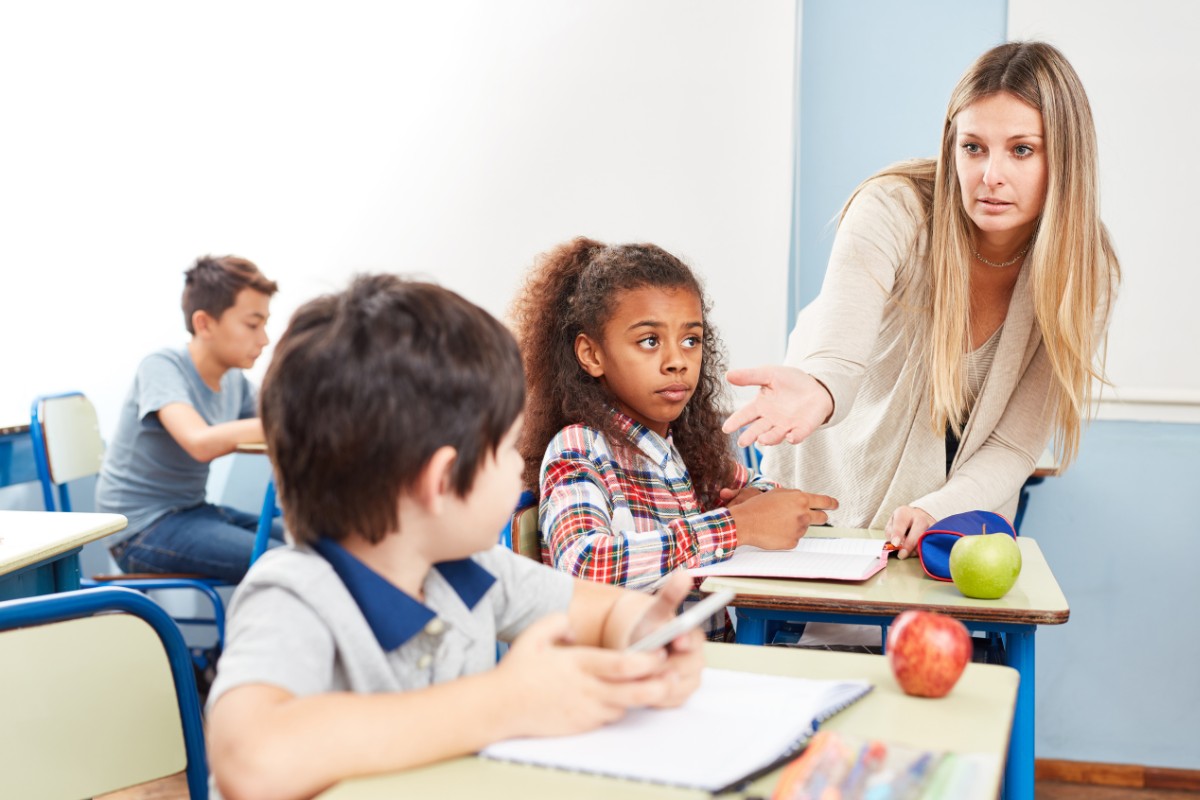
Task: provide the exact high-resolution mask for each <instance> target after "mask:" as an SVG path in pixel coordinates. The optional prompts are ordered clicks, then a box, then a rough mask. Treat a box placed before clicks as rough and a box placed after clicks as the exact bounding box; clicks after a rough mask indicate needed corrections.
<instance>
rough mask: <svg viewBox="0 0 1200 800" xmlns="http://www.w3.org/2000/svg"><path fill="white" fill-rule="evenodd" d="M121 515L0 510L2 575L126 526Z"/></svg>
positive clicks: (0, 561) (0, 572)
mask: <svg viewBox="0 0 1200 800" xmlns="http://www.w3.org/2000/svg"><path fill="white" fill-rule="evenodd" d="M126 524H127V520H126V519H125V517H123V516H121V515H120V514H76V513H63V512H50V511H0V575H4V574H7V573H9V572H15V571H16V570H19V569H21V568H23V567H27V566H29V565H30V564H36V563H38V562H40V561H46V560H47V559H50V558H53V557H55V556H57V555H60V554H61V553H65V552H66V551H68V550H74V549H75V548H77V547H82V546H83V545H85V544H87V543H88V542H92V541H95V540H96V539H101V538H103V537H105V536H108V535H109V534H110V533H116V532H117V531H121V530H124V529H125V525H126Z"/></svg>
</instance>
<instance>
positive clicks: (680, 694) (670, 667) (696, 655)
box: [629, 570, 704, 708]
mask: <svg viewBox="0 0 1200 800" xmlns="http://www.w3.org/2000/svg"><path fill="white" fill-rule="evenodd" d="M691 589H692V579H691V578H690V577H688V574H687V572H686V571H684V570H677V571H675V572H674V573H672V574H671V575H669V576H668V577H667V580H666V581H665V582H664V583H663V585H662V587H661V588H660V589H659V590H658V592H657V593H655V595H654V603H653V605H651V606H650V607H649V608H648V609H647V610H646V613H645V614H643V615H642V618H641V619H640V620H638V621H637V624H635V625H634V626H633V630H632V631H631V635H630V637H629V641H630V643H632V642H636V641H638V640H639V639H641V638H642V637H643V636H646V635H648V634H650V633H652V632H654V631H655V630H657V629H658V628H660V627H661V626H663V625H665V624H667V623H668V622H669V621H670V620H671V619H672V618H674V616H675V614H676V613H677V612H678V610H679V606H680V604H681V603H683V601H684V600H685V599H687V595H688V592H690V591H691ZM660 652H661V651H660ZM666 652H667V660H666V662H665V663H663V664H662V666H661V668H660V670H659V673H658V674H659V675H660V676H662V677H663V678H665V679H666V680H667V681H668V691H667V694H666V695H665V696H664V697H663V698H662V699H661V700H660V701H658V702H655V703H650V704H649V705H653V706H655V707H658V708H672V707H674V706H680V705H683V703H684V701H685V700H687V699H688V698H689V697H691V695H692V692H694V691H696V689H697V688H699V686H700V671H701V670H703V669H704V634H703V632H701V631H700V629H699V628H694V629H692V630H690V631H688V632H687V633H684V634H681V635H679V636H676V637H675V638H674V639H673V640H672V641H671V643H670V644H668V645H667V648H666Z"/></svg>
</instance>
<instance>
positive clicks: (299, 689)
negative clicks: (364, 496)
mask: <svg viewBox="0 0 1200 800" xmlns="http://www.w3.org/2000/svg"><path fill="white" fill-rule="evenodd" d="M470 560H471V561H473V562H475V564H476V565H478V566H479V567H483V569H484V570H486V571H487V572H488V573H491V575H492V576H494V577H495V579H496V580H495V582H494V583H492V584H491V585H490V586H489V587H488V588H487V589H486V590H485V591H484V592H483V594H482V595H481V596H479V597H478V599H475V598H471V602H473V605H468V602H467V601H464V599H463V597H462V596H461V595H460V594H459V591H460V590H462V589H463V587H462V585H461V583H460V584H459V585H458V586H457V588H456V585H455V582H454V579H453V576H452V577H450V578H448V577H447V576H446V575H443V574H442V573H441V572H440V571H439V570H438V569H437V568H435V569H432V570H430V572H429V576H428V577H427V578H426V579H425V584H424V586H423V590H424V595H425V602H424V606H425V607H426V608H427V609H428V610H429V611H430V612H432V615H430V616H429V618H428V621H427V622H426V623H425V624H424V627H423V628H420V629H419V631H418V632H417V633H416V634H415V635H413V636H412V637H411V638H410V639H408V640H407V641H405V642H403V643H402V644H400V645H399V646H397V647H395V648H394V649H392V650H390V651H385V650H384V649H383V646H382V645H381V644H380V643H379V639H378V638H377V637H376V634H375V632H374V631H373V629H372V627H371V624H370V623H369V622H368V621H367V619H366V617H364V615H363V612H362V611H361V610H360V609H359V606H358V604H357V602H356V601H355V600H354V597H353V596H352V595H351V593H350V590H349V589H347V587H346V585H345V584H344V583H342V580H341V578H340V577H339V576H338V574H337V573H336V572H335V571H334V568H333V567H332V566H331V565H330V563H329V562H328V561H326V560H325V558H323V557H322V556H321V555H319V554H318V553H316V552H315V551H314V550H312V549H310V548H308V547H306V546H303V545H299V546H293V545H287V546H285V547H278V548H276V549H274V550H269V551H267V552H266V553H264V554H263V556H262V557H261V558H260V559H259V560H258V561H257V562H255V564H254V566H253V567H251V568H250V572H249V573H248V574H247V575H246V577H245V579H244V580H242V582H241V583H240V584H238V588H237V590H236V591H235V592H234V594H233V600H232V602H231V603H230V605H229V614H228V626H227V628H226V634H225V651H224V653H223V654H222V655H221V661H220V665H219V666H218V668H217V678H216V680H215V681H214V682H213V685H212V689H211V690H210V691H209V693H208V709H209V710H210V711H211V710H212V707H213V705H214V704H215V703H216V702H217V701H218V700H219V699H220V697H221V696H222V695H223V694H225V693H226V692H228V691H230V690H231V689H235V688H237V687H238V686H244V685H247V684H267V685H270V686H277V687H279V688H281V689H283V690H285V691H287V692H289V693H291V694H292V695H293V696H296V697H303V696H308V695H315V694H323V693H327V692H345V691H351V692H358V693H375V692H401V691H410V690H414V689H422V688H425V687H427V686H430V685H432V684H435V683H444V682H446V681H452V680H455V679H456V678H462V677H465V676H467V675H473V674H475V673H479V672H484V671H486V670H488V669H491V668H492V667H493V666H495V663H496V642H497V641H511V640H512V639H514V638H516V637H517V635H518V634H520V633H521V631H523V630H525V628H526V627H528V626H529V625H530V624H532V623H533V622H535V621H536V620H538V619H540V618H542V617H543V616H545V615H546V614H549V613H552V612H555V611H564V612H565V611H566V610H567V606H568V605H569V603H570V602H571V593H572V591H573V586H574V580H575V579H574V578H572V577H571V576H569V575H567V574H565V573H562V572H557V571H555V570H552V569H550V568H549V567H546V566H543V565H541V564H538V563H537V562H535V561H533V560H531V559H528V558H526V557H524V556H520V555H517V554H516V553H514V552H512V551H511V550H509V549H508V548H505V547H502V546H497V547H493V548H492V549H491V550H487V551H484V552H482V553H476V554H475V555H474V556H472V557H471V559H470ZM393 588H394V587H393ZM395 591H396V592H399V590H398V589H397V590H395ZM413 602H414V603H415V601H413ZM388 607H395V608H397V609H399V608H400V607H401V604H399V603H396V604H394V606H387V607H380V606H375V607H374V608H373V609H372V610H373V612H374V613H376V614H380V613H386V611H385V609H386V608H388ZM410 613H411V611H410ZM209 788H210V795H209V796H210V797H211V798H213V800H220V797H221V794H220V792H219V791H218V790H217V786H216V781H215V780H214V779H212V778H210V779H209Z"/></svg>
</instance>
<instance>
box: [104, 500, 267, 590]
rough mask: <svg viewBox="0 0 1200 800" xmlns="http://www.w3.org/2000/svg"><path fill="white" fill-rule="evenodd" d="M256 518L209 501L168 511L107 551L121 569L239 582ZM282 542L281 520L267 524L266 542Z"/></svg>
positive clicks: (246, 565) (246, 562)
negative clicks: (181, 509) (189, 574)
mask: <svg viewBox="0 0 1200 800" xmlns="http://www.w3.org/2000/svg"><path fill="white" fill-rule="evenodd" d="M257 528H258V517H256V516H254V515H253V514H246V513H244V512H242V511H238V510H237V509H233V508H229V507H227V506H214V505H211V504H209V503H205V504H204V505H200V506H196V507H194V508H186V509H184V510H183V511H172V512H171V513H169V514H166V515H164V516H161V517H159V518H158V519H156V520H155V521H154V522H152V523H151V524H150V527H148V528H146V529H145V530H143V531H141V532H139V533H135V534H134V535H133V536H131V537H129V538H128V539H126V540H125V541H123V542H118V543H117V544H116V545H115V546H114V547H113V548H112V550H111V552H112V555H113V558H115V559H116V561H117V564H118V565H119V566H120V567H121V570H122V571H124V572H156V573H165V572H194V573H197V574H199V575H204V576H206V577H210V578H220V579H222V580H225V581H228V582H229V583H237V582H238V581H240V580H241V579H242V578H243V577H244V576H245V574H246V570H247V569H248V568H249V566H250V554H251V552H252V551H253V550H254V532H255V531H256V530H257ZM282 543H283V525H282V524H281V523H280V521H279V520H278V519H276V520H275V521H274V522H272V524H271V539H270V540H269V541H268V542H267V547H278V546H279V545H280V544H282Z"/></svg>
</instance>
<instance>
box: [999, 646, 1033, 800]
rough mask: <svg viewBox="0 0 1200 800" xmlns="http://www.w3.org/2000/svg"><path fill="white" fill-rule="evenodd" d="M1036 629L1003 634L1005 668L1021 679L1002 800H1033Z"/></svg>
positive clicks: (1005, 769)
mask: <svg viewBox="0 0 1200 800" xmlns="http://www.w3.org/2000/svg"><path fill="white" fill-rule="evenodd" d="M1036 631H1037V629H1036V628H1029V629H1027V630H1013V631H1009V632H1008V633H1007V634H1005V648H1006V650H1007V655H1008V665H1009V666H1010V667H1012V668H1014V669H1015V670H1016V671H1017V672H1018V673H1020V675H1021V683H1020V685H1019V686H1018V687H1017V711H1016V714H1015V716H1014V717H1013V729H1012V737H1011V739H1010V740H1009V744H1008V764H1007V765H1006V766H1005V768H1004V797H1005V800H1033V759H1034V741H1033V740H1034V730H1035V728H1034V692H1033V690H1034V652H1035V650H1034V638H1033V637H1034V634H1035V633H1036Z"/></svg>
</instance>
